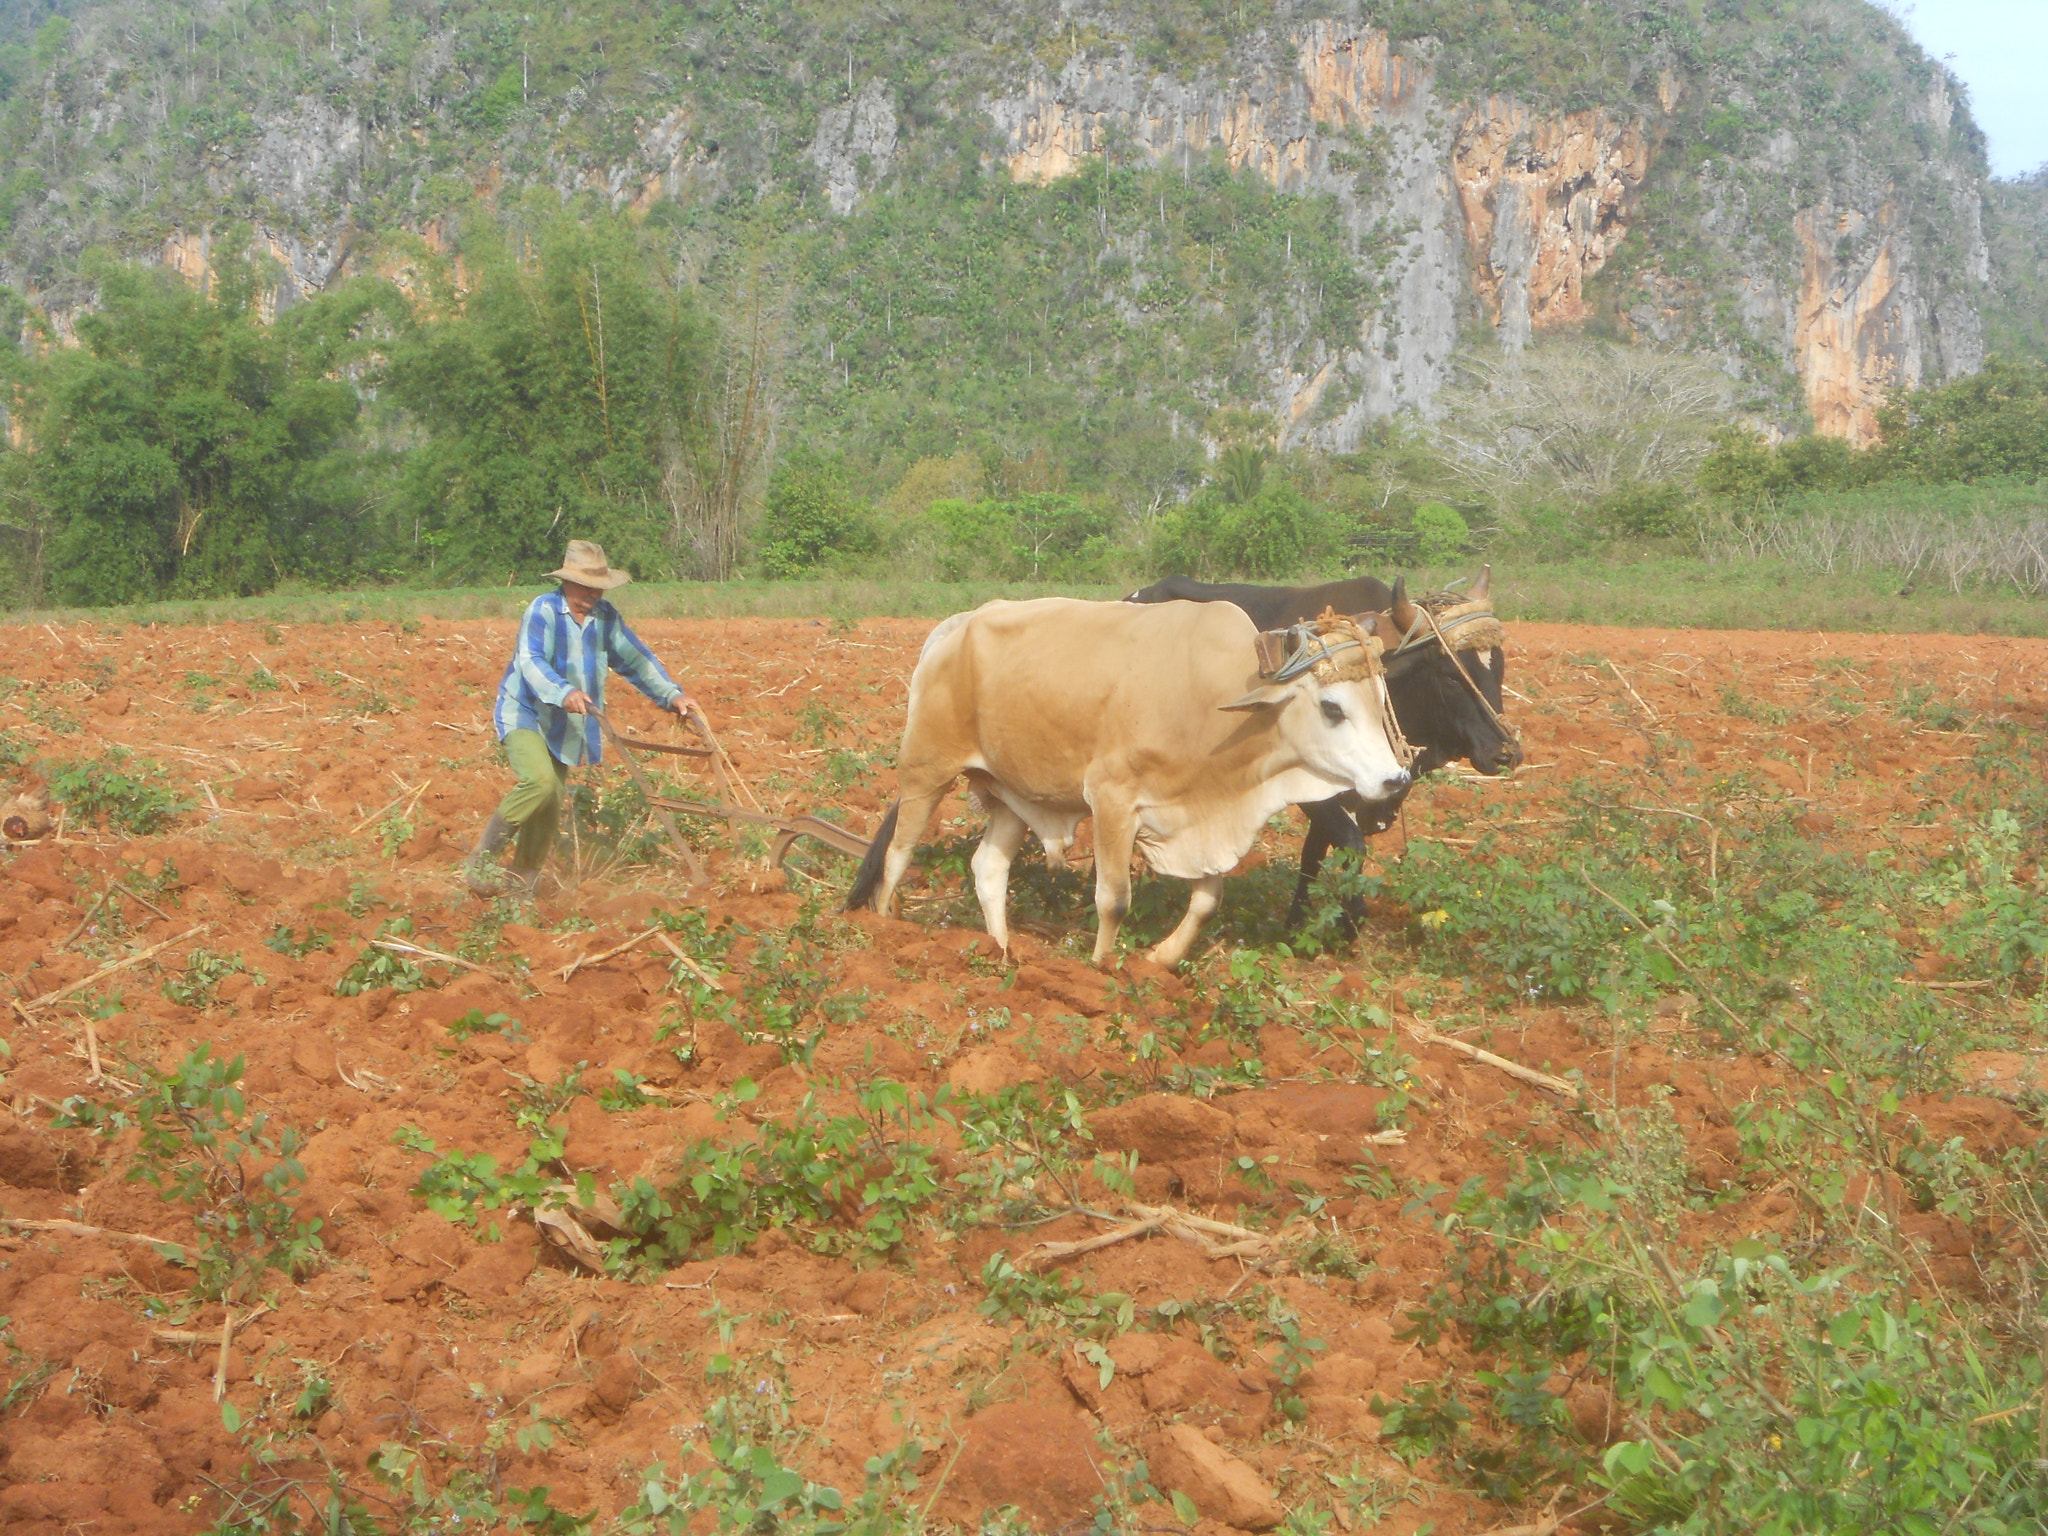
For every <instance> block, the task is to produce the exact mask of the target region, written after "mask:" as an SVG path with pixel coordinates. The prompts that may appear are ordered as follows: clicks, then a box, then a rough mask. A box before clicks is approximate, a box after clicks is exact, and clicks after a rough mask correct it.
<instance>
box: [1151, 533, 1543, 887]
mask: <svg viewBox="0 0 2048 1536" xmlns="http://www.w3.org/2000/svg"><path fill="white" fill-rule="evenodd" d="M1490 575H1491V572H1490V571H1487V570H1482V571H1481V572H1480V574H1479V577H1478V579H1477V580H1475V581H1474V582H1473V583H1472V588H1471V590H1470V591H1469V592H1468V593H1466V594H1464V596H1463V597H1460V598H1454V599H1450V600H1449V601H1451V602H1465V601H1484V600H1485V599H1486V597H1487V586H1488V582H1489V579H1490ZM1406 587H1407V579H1406V578H1405V577H1403V578H1401V579H1399V580H1397V581H1396V582H1395V583H1394V585H1393V586H1391V587H1389V586H1388V585H1387V584H1386V583H1385V582H1383V581H1381V580H1379V579H1378V578H1377V577H1372V576H1361V577H1357V578H1354V579H1353V580H1350V581H1331V582H1325V583H1323V584H1322V585H1321V586H1316V587H1260V586H1253V585H1251V584H1250V583H1248V582H1236V581H1226V582H1209V581H1195V580H1192V579H1190V578H1189V577H1186V576H1169V577H1167V578H1166V579H1165V580H1163V581H1156V582H1154V583H1153V584H1152V585H1151V586H1149V587H1145V588H1143V589H1141V590H1140V591H1137V592H1133V593H1132V594H1131V595H1130V596H1129V597H1127V598H1125V599H1124V601H1125V602H1130V603H1171V602H1194V603H1235V604H1236V605H1237V606H1238V607H1240V608H1242V609H1243V610H1244V611H1245V612H1246V613H1247V614H1249V615H1250V616H1251V620H1252V622H1253V623H1254V624H1256V625H1258V627H1259V628H1260V629H1262V630H1279V629H1286V628H1287V627H1288V626H1289V625H1292V624H1304V623H1307V622H1308V621H1309V620H1311V619H1313V618H1315V617H1316V616H1317V615H1319V614H1321V613H1322V612H1323V610H1324V609H1326V608H1333V609H1335V610H1336V611H1337V612H1338V613H1346V614H1357V613H1377V614H1385V615H1386V616H1387V617H1388V619H1389V620H1390V621H1391V623H1392V628H1393V636H1392V637H1390V638H1389V639H1388V642H1387V655H1386V667H1387V696H1388V698H1389V699H1390V700H1392V702H1393V706H1394V718H1395V719H1396V720H1397V721H1399V722H1400V726H1401V734H1402V735H1404V736H1406V737H1407V738H1408V741H1409V744H1410V745H1411V746H1414V747H1416V748H1417V749H1418V754H1417V756H1416V759H1415V762H1414V764H1413V765H1412V766H1411V768H1410V770H1409V771H1410V773H1411V774H1412V775H1413V777H1414V778H1417V779H1419V778H1421V777H1422V775H1423V774H1425V773H1428V772H1429V771H1430V770H1431V769H1433V768H1440V767H1442V766H1443V765H1444V764H1445V763H1450V762H1456V761H1457V760H1458V759H1460V758H1463V759H1464V760H1465V761H1467V762H1469V763H1470V764H1471V765H1472V766H1473V767H1474V768H1476V769H1477V770H1478V771H1479V772H1481V773H1484V774H1489V775H1492V774H1502V773H1511V772H1513V771H1514V769H1515V767H1516V766H1517V765H1518V764H1519V763H1520V762H1521V761H1522V745H1521V743H1520V742H1519V741H1517V740H1516V739H1515V738H1514V737H1513V736H1512V735H1511V734H1509V733H1508V732H1507V731H1505V730H1503V729H1502V727H1501V724H1500V717H1501V713H1502V709H1501V684H1502V682H1503V680H1504V679H1505V677H1506V674H1507V657H1506V655H1505V653H1504V651H1503V650H1502V648H1501V647H1498V646H1496V647H1494V648H1493V650H1492V653H1491V655H1490V656H1487V655H1486V653H1485V652H1481V651H1476V650H1469V649H1468V650H1446V649H1445V647H1444V645H1443V644H1441V643H1440V642H1439V641H1438V638H1437V636H1436V634H1435V632H1434V631H1433V630H1432V629H1431V628H1430V625H1429V622H1428V620H1427V619H1426V618H1425V617H1424V615H1423V613H1422V611H1421V605H1418V604H1416V603H1414V602H1412V601H1410V600H1409V598H1408V595H1407V591H1406ZM1424 604H1426V605H1428V606H1429V607H1430V608H1431V609H1433V610H1435V609H1440V608H1442V607H1444V606H1447V603H1446V602H1445V601H1444V600H1441V599H1431V598H1425V599H1424ZM1418 626H1419V628H1418ZM1403 636H1407V637H1409V639H1408V643H1407V644H1406V645H1405V646H1403V645H1401V638H1402V637H1403ZM1445 638H1446V639H1448V640H1450V642H1451V643H1452V644H1453V645H1455V644H1456V643H1457V641H1456V637H1455V636H1454V635H1453V636H1446V637H1445ZM1397 646H1398V647H1400V648H1399V649H1397V648H1396V647H1397ZM1482 658H1484V659H1482ZM1468 680H1469V681H1468ZM1475 689H1476V690H1477V694H1476V695H1475V692H1474V690H1475ZM1481 697H1483V698H1484V699H1485V701H1486V704H1485V707H1482V705H1481V704H1480V698H1481ZM1489 711H1490V712H1489ZM1406 798H1407V791H1405V790H1404V791H1403V792H1402V793H1401V795H1399V796H1397V797H1396V798H1394V799H1392V800H1385V801H1375V802H1371V803H1368V802H1366V801H1363V800H1361V799H1359V798H1358V796H1356V795H1353V794H1343V795H1336V796H1333V797H1332V798H1330V799H1328V800H1319V801H1317V802H1315V803H1314V804H1311V805H1304V806H1303V807H1302V808H1301V809H1302V813H1303V814H1304V815H1306V816H1307V817H1308V835H1307V837H1305V838H1303V839H1302V845H1301V875H1300V878H1299V879H1298V880H1297V881H1296V883H1295V888H1294V905H1293V906H1292V908H1291V909H1290V910H1289V912H1288V922H1289V923H1290V924H1294V923H1299V922H1300V921H1301V918H1302V914H1303V912H1304V911H1305V910H1306V907H1307V902H1308V889H1309V884H1310V882H1311V881H1313V880H1314V879H1315V877H1316V874H1317V872H1318V871H1319V870H1320V869H1321V868H1322V867H1323V858H1324V856H1325V855H1326V854H1327V853H1328V852H1329V851H1330V849H1332V848H1349V849H1352V850H1353V851H1357V852H1362V851H1363V850H1364V848H1365V840H1366V838H1367V837H1369V836H1372V835H1373V834H1375V833H1379V832H1384V831H1386V829H1387V828H1388V827H1390V826H1392V825H1393V824H1394V818H1395V817H1396V816H1397V815H1398V814H1399V813H1400V810H1401V802H1402V800H1404V799H1406ZM1361 915H1362V913H1361V911H1360V910H1358V908H1357V904H1356V903H1351V904H1347V907H1346V916H1347V918H1348V919H1349V921H1350V922H1351V923H1353V924H1355V923H1356V922H1357V921H1358V919H1359V917H1360V916H1361Z"/></svg>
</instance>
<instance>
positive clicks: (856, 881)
mask: <svg viewBox="0 0 2048 1536" xmlns="http://www.w3.org/2000/svg"><path fill="white" fill-rule="evenodd" d="M900 808H901V803H900V802H899V803H898V804H897V805H892V806H890V807H889V814H888V815H886V816H884V817H883V818H882V824H881V826H879V827H877V828H876V829H875V840H874V841H873V842H872V843H869V844H868V851H867V856H866V857H865V858H863V859H862V860H861V861H860V870H859V872H858V873H856V874H855V875H854V877H853V889H852V890H850V891H848V892H847V893H846V906H845V907H844V909H843V910H845V911H848V912H855V911H858V910H859V909H860V908H862V907H867V906H872V905H874V900H875V889H876V887H877V886H879V885H880V884H881V883H882V865H883V864H884V863H885V862H886V861H887V860H888V857H889V844H891V843H892V842H894V841H895V840H896V812H897V811H898V810H899V809H900Z"/></svg>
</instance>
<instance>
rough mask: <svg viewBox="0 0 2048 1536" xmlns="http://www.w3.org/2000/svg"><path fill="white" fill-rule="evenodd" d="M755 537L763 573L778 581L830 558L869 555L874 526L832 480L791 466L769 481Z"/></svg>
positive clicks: (819, 470) (826, 473)
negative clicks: (764, 504) (764, 505)
mask: <svg viewBox="0 0 2048 1536" xmlns="http://www.w3.org/2000/svg"><path fill="white" fill-rule="evenodd" d="M758 537H759V541H760V563H761V570H762V572H763V574H765V575H768V576H771V577H776V578H784V577H790V576H798V575H802V574H803V573H805V572H807V571H810V570H814V569H816V568H817V567H818V566H820V565H824V564H827V563H828V562H830V560H831V558H832V557H833V556H834V555H835V554H837V555H863V554H867V553H869V552H871V551H872V550H873V549H874V547H875V524H874V519H873V517H871V516H870V515H869V513H868V510H867V508H865V507H863V506H861V505H860V504H859V503H858V502H856V501H855V500H854V499H853V497H852V496H850V495H849V494H848V493H847V491H846V488H845V486H844V485H843V484H842V483H841V482H840V480H839V477H838V476H837V475H835V474H833V473H832V472H831V471H829V470H826V469H822V468H819V467H818V466H816V465H814V464H809V463H804V462H797V463H792V464H787V465H784V466H783V468H782V470H781V471H780V472H779V473H778V474H777V475H776V476H775V478H774V480H773V481H772V482H770V484H769V487H768V503H767V506H766V508H765V509H764V510H763V512H762V514H761V526H760V532H759V535H758Z"/></svg>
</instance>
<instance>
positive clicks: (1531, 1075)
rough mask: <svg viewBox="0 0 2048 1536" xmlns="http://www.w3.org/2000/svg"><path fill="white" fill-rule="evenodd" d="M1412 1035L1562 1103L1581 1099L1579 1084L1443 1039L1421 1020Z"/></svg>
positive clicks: (1413, 1025)
mask: <svg viewBox="0 0 2048 1536" xmlns="http://www.w3.org/2000/svg"><path fill="white" fill-rule="evenodd" d="M1408 1033H1409V1034H1410V1035H1412V1036H1413V1037H1414V1039H1415V1042H1416V1044H1418V1045H1440V1046H1443V1047H1444V1048H1445V1049H1446V1050H1451V1051H1456V1052H1457V1053H1458V1054H1459V1055H1460V1056H1463V1057H1464V1058H1465V1059H1466V1060H1467V1061H1476V1062H1478V1063H1480V1064H1481V1065H1482V1066H1488V1067H1492V1068H1494V1069H1495V1070H1497V1071H1501V1072H1505V1073H1507V1075H1508V1076H1509V1077H1512V1078H1514V1079H1516V1080H1517V1081H1519V1082H1524V1083H1528V1084H1530V1085H1531V1086H1532V1087H1536V1088H1541V1089H1542V1090H1543V1091H1544V1092H1545V1093H1554V1094H1556V1095H1557V1096H1558V1097H1559V1098H1561V1099H1573V1100H1576V1099H1577V1098H1578V1097H1579V1090H1578V1087H1577V1085H1576V1084H1573V1083H1569V1082H1567V1081H1565V1079H1563V1078H1561V1077H1552V1076H1551V1075H1550V1074H1549V1073H1548V1072H1538V1071H1537V1070H1536V1069H1535V1068H1534V1067H1525V1066H1523V1065H1522V1064H1521V1063H1520V1062H1519V1061H1509V1060H1508V1059H1507V1057H1505V1056H1497V1055H1495V1054H1494V1053H1493V1052H1492V1051H1489V1050H1486V1049H1484V1048H1482V1047H1480V1046H1476V1045H1472V1044H1469V1043H1468V1042H1466V1041H1463V1040H1460V1039H1457V1038H1456V1037H1455V1036H1452V1035H1440V1034H1438V1033H1437V1032H1436V1031H1435V1030H1433V1029H1431V1028H1430V1027H1429V1026H1428V1025H1427V1024H1424V1023H1423V1022H1422V1021H1421V1020H1419V1019H1417V1020H1413V1021H1411V1022H1410V1024H1409V1026H1408Z"/></svg>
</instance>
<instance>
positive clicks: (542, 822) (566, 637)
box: [465, 539, 695, 896]
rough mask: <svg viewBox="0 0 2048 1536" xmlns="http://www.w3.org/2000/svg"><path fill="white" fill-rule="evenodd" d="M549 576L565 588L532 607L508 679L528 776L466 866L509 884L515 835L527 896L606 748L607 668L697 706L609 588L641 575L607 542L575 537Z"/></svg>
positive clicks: (509, 715)
mask: <svg viewBox="0 0 2048 1536" xmlns="http://www.w3.org/2000/svg"><path fill="white" fill-rule="evenodd" d="M548 574H549V575H550V576H554V577H557V578H559V579H560V581H561V583H562V585H561V588H560V590H559V591H555V592H543V593H542V594H541V595H540V596H539V597H536V598H535V599H534V600H533V601H532V602H531V603H530V604H528V605H527V609H526V616H525V617H524V618H523V619H521V620H520V621H519V644H518V646H517V647H516V648H515V649H514V651H513V652H512V661H511V664H510V665H509V666H507V667H506V668H505V678H504V681H503V682H501V683H499V684H498V705H497V710H496V720H497V726H498V739H499V740H500V741H502V742H503V743H504V744H505V756H506V758H507V759H508V760H509V761H510V762H511V764H512V771H513V772H514V773H516V774H518V775H519V782H518V783H517V784H515V785H513V786H512V790H511V792H510V793H509V794H507V795H506V796H505V798H504V800H503V801H501V802H500V803H499V806H498V809H497V812H496V814H495V815H493V816H492V817H491V819H490V823H489V824H488V825H487V826H485V828H484V833H483V836H482V837H480V838H478V839H477V844H476V848H475V850H474V851H473V852H472V853H471V854H470V856H469V859H468V862H467V864H466V865H465V868H466V869H467V871H468V874H469V888H470V890H472V891H474V892H475V893H476V894H477V895H479V896H491V895H495V894H497V893H498V892H499V891H500V890H502V889H503V888H504V884H505V880H504V875H503V873H502V872H501V871H500V870H499V869H498V868H497V859H498V856H499V855H500V854H501V853H502V852H503V851H504V848H505V844H506V843H507V842H508V841H511V842H512V844H513V851H512V881H513V884H514V885H515V886H516V887H518V888H519V891H520V894H522V895H525V896H532V895H533V894H534V891H535V890H536V888H537V887H538V886H539V884H540V871H541V866H542V865H543V864H545V863H546V862H547V857H548V853H549V851H550V850H551V849H552V848H553V847H554V844H555V823H556V821H557V820H558V819H559V817H560V815H561V810H562V792H563V789H564V787H565V786H566V784H567V782H568V778H569V770H570V769H571V768H573V767H574V766H576V764H578V763H597V762H599V761H601V760H602V759H603V756H604V749H603V744H602V740H601V738H600V737H599V734H598V728H597V722H596V721H595V720H594V719H592V718H591V711H592V710H599V711H602V710H603V708H604V677H605V672H606V670H607V668H609V669H612V670H615V671H617V672H618V673H619V675H620V676H622V677H624V678H625V679H626V680H627V681H628V682H630V683H631V684H632V685H633V686H634V687H635V688H638V689H639V690H640V691H641V692H642V693H644V694H646V695H647V697H648V698H650V699H652V700H654V702H655V703H657V704H659V705H660V706H661V707H662V708H663V709H669V710H673V711H675V713H677V714H678V715H684V716H687V715H688V714H689V712H690V710H691V709H693V708H694V707H695V706H694V705H693V704H692V703H691V701H690V696H689V695H688V694H687V693H685V692H684V691H683V690H682V689H681V688H679V687H677V686H676V685H675V683H674V682H673V681H671V680H670V678H669V675H668V673H667V672H665V671H663V670H662V666H661V663H660V662H658V661H656V660H655V659H654V653H653V652H652V651H650V650H648V649H647V647H646V646H645V645H643V644H641V643H640V637H639V636H637V635H635V634H634V633H633V631H632V630H630V629H628V628H627V627H626V621H625V619H623V618H622V617H620V615H619V610H618V609H616V608H614V607H613V606H612V605H611V604H610V603H609V602H607V601H606V600H605V593H607V592H609V591H610V590H611V589H612V588H614V587H623V586H624V585H625V584H626V583H627V582H629V581H631V580H632V579H633V578H632V576H631V575H629V574H628V573H627V572H625V571H615V570H612V569H611V568H610V567H609V566H608V565H606V563H605V558H604V550H603V549H602V548H600V547H599V546H598V545H596V544H592V543H590V542H588V541H587V540H584V539H571V540H570V541H569V552H568V554H567V555H565V556H564V557H563V560H562V568H561V569H560V570H558V571H550V572H548ZM572 715H574V716H577V717H579V718H577V719H574V720H572V719H570V716H572ZM515 834H516V837H515Z"/></svg>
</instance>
